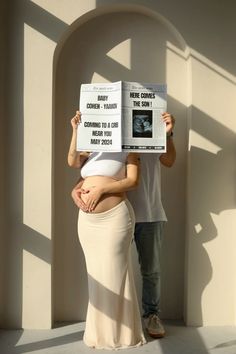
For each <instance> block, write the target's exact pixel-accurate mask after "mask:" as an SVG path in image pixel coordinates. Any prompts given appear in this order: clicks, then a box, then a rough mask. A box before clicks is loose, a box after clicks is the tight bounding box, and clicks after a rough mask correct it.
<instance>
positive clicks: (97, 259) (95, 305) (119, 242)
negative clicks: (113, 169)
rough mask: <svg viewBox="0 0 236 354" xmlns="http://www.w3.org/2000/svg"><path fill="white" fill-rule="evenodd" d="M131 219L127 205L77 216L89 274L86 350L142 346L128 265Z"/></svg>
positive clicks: (132, 223)
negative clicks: (88, 348)
mask: <svg viewBox="0 0 236 354" xmlns="http://www.w3.org/2000/svg"><path fill="white" fill-rule="evenodd" d="M133 228H134V213H133V209H132V207H131V205H130V203H129V202H128V201H127V200H124V201H122V202H121V203H119V204H118V205H117V206H115V207H114V208H112V209H110V210H108V211H105V212H102V213H85V212H83V211H82V210H80V212H79V218H78V235H79V239H80V243H81V246H82V248H83V251H84V255H85V260H86V267H87V272H88V289H89V303H88V310H87V318H86V327H85V333H84V342H85V344H86V345H87V346H89V347H93V348H98V349H121V348H127V347H134V346H139V345H141V344H144V343H145V338H144V335H143V331H142V325H141V317H140V312H139V306H138V301H137V296H136V290H135V284H134V278H133V274H132V264H131V252H130V251H131V249H130V248H131V242H132V237H133Z"/></svg>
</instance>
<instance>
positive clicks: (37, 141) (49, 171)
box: [0, 0, 236, 328]
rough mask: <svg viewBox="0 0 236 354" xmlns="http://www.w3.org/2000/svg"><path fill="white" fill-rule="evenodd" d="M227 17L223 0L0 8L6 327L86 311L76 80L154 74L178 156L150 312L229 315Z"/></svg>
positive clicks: (234, 126) (231, 227) (231, 23)
mask: <svg viewBox="0 0 236 354" xmlns="http://www.w3.org/2000/svg"><path fill="white" fill-rule="evenodd" d="M68 3H69V6H68ZM121 11H122V12H123V15H122V16H121V14H120V12H121ZM234 13H235V5H234V3H233V2H232V3H231V4H229V5H228V6H225V5H224V4H223V3H222V2H221V1H215V0H214V1H213V0H207V1H203V0H199V1H198V2H194V1H187V0H181V1H178V2H176V3H173V2H172V1H166V0H158V1H155V2H154V1H144V0H130V1H129V2H127V1H122V0H121V1H117V0H109V1H108V0H97V1H95V0H88V1H86V2H84V1H73V0H70V1H68V0H67V1H65V0H61V1H60V2H58V1H57V0H51V1H50V2H49V1H46V0H37V1H36V0H35V1H30V2H29V1H27V2H25V1H24V2H22V1H19V0H16V1H15V2H14V4H12V9H11V18H10V28H11V31H10V32H9V33H8V42H9V43H10V60H9V61H8V63H9V65H8V69H9V73H10V74H9V77H8V83H9V90H8V100H7V104H8V112H9V113H8V115H7V117H6V120H7V122H10V123H9V125H10V127H9V128H10V129H9V130H6V127H5V128H4V129H5V132H8V133H9V134H4V137H5V139H6V141H5V143H6V144H5V145H4V146H7V149H8V150H7V152H8V154H9V156H10V158H9V159H7V161H6V163H5V167H6V168H5V172H4V173H5V175H6V177H7V178H6V180H5V182H4V181H3V180H2V178H3V176H4V174H1V175H0V178H1V187H0V188H1V190H3V187H5V188H4V189H5V190H8V195H7V199H8V203H9V210H8V209H7V210H8V212H7V218H8V220H9V230H8V234H7V237H6V238H5V242H6V248H5V249H6V252H5V255H6V261H5V264H4V266H5V268H6V269H7V274H8V276H7V280H6V281H5V289H4V290H5V292H4V294H3V295H4V296H5V297H6V298H7V302H6V303H5V304H4V305H5V306H4V307H5V317H6V321H5V326H6V327H7V326H8V327H24V328H48V327H50V326H51V325H52V322H53V321H54V320H74V319H75V320H77V319H82V318H83V317H84V315H85V310H86V296H87V293H86V290H85V286H86V278H85V269H84V263H83V256H82V253H81V250H80V246H79V244H78V241H77V237H76V229H75V228H76V210H75V209H74V208H73V205H72V204H71V202H70V197H69V192H70V189H71V187H72V185H73V184H74V181H75V180H76V173H74V172H72V171H70V169H69V168H67V167H66V154H67V149H68V144H69V140H70V128H69V118H70V117H71V115H72V114H73V112H74V110H75V109H76V108H77V104H78V90H79V85H80V83H81V82H83V81H86V82H89V81H94V82H95V81H103V80H104V81H115V80H119V79H124V80H130V81H131V80H137V81H157V82H159V81H165V80H166V81H167V83H168V92H169V96H168V109H169V110H170V111H171V112H173V113H174V114H175V115H176V118H177V124H176V129H175V141H176V146H177V150H178V159H177V162H176V165H175V166H174V167H173V168H172V169H171V170H168V171H166V170H163V189H164V191H165V197H164V204H165V206H166V210H167V214H168V217H169V223H168V227H167V229H166V236H165V240H164V245H163V290H162V291H163V297H162V299H163V300H162V306H163V317H166V318H181V317H182V315H183V312H185V320H186V323H187V324H196V325H201V324H215V325H217V324H222V325H223V324H235V307H236V306H235V302H236V297H235V269H236V268H235V259H236V257H235V249H236V248H235V239H234V237H233V235H234V234H235V221H234V220H235V143H234V141H235V130H236V121H235V119H234V117H235V103H234V102H235V59H236V48H235V47H234V46H233V45H232V43H234V38H235V32H236V28H235V27H236V24H235V19H234ZM109 14H110V15H109ZM131 18H132V22H131V21H130V19H131ZM121 23H122V25H121ZM111 28H112V30H113V31H111V30H110V29H111ZM148 38H149V40H147V39H148ZM185 43H186V48H185ZM55 50H56V51H55ZM95 56H96V57H95ZM95 59H96V60H95ZM147 62H148V65H146V63H147ZM1 124H2V123H1ZM187 124H188V126H187ZM188 131H189V135H188ZM187 138H188V148H187ZM3 141H4V140H1V142H0V144H1V146H3V143H2V142H3ZM187 150H188V169H187V168H186V154H187ZM186 181H187V185H186ZM4 183H5V184H4ZM186 187H187V188H186ZM186 191H187V195H186ZM186 208H187V213H185V210H186ZM3 216H4V214H3V212H2V211H1V218H2V219H1V220H3V219H4V217H3ZM134 254H135V252H134ZM1 259H3V258H1ZM135 261H136V260H135V259H134V262H135ZM184 262H185V267H184ZM63 265H64V267H63ZM2 269H3V268H2ZM136 277H137V281H138V282H139V278H138V272H137V273H136ZM222 277H223V278H224V282H223V285H222ZM224 289H225V291H224ZM59 292H60V294H59ZM183 293H185V296H184V295H183ZM16 294H17V296H16ZM221 304H224V306H221ZM183 307H184V308H185V311H183ZM52 313H53V314H52Z"/></svg>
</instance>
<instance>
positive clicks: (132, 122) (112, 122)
mask: <svg viewBox="0 0 236 354" xmlns="http://www.w3.org/2000/svg"><path fill="white" fill-rule="evenodd" d="M166 96H167V86H166V85H165V84H142V83H136V82H127V81H118V82H114V83H97V84H82V85H81V89H80V106H79V107H80V111H81V114H82V115H81V123H80V124H79V126H78V130H77V132H78V133H77V134H78V135H77V151H106V152H117V151H130V152H132V151H134V152H135V151H136V152H160V153H163V152H166V126H165V123H164V122H163V120H162V115H161V114H162V113H163V112H165V111H166Z"/></svg>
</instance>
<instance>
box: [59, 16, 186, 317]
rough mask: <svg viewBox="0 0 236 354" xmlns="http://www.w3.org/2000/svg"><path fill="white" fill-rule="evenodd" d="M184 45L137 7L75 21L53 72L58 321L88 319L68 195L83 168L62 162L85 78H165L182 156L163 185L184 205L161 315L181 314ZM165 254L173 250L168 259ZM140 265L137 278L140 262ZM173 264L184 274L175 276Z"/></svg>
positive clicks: (175, 225)
mask: <svg viewBox="0 0 236 354" xmlns="http://www.w3.org/2000/svg"><path fill="white" fill-rule="evenodd" d="M111 28H112V34H111V31H110V29H111ZM85 38H86V41H85ZM147 38H148V41H147ZM181 46H182V43H179V42H178V40H177V39H176V36H175V33H172V32H171V31H169V29H167V28H166V26H165V25H164V24H163V23H162V22H160V20H159V19H155V18H152V17H150V16H146V15H142V14H138V13H136V12H129V13H123V12H118V13H113V14H106V15H104V16H99V17H96V18H94V19H92V20H90V21H88V22H87V23H86V24H84V25H82V26H78V28H77V29H75V30H74V32H73V33H72V34H71V36H70V37H69V38H68V39H67V41H66V43H65V45H64V46H63V48H62V49H61V51H60V54H58V56H59V58H58V63H57V65H56V71H55V76H56V82H55V86H56V91H55V134H56V135H55V174H54V180H55V191H54V193H55V230H54V233H55V234H54V241H55V269H54V274H55V288H54V294H55V298H54V300H55V301H54V303H55V318H56V319H57V320H62V319H65V318H66V319H68V320H69V319H71V318H73V319H81V318H85V310H86V306H85V304H86V302H87V289H86V287H87V283H86V272H85V266H84V257H83V255H82V252H81V249H80V245H79V243H78V240H77V231H76V219H77V214H76V213H77V211H76V209H75V207H74V205H73V203H72V202H71V198H70V191H71V188H72V186H73V185H74V184H75V181H76V180H77V179H78V171H76V172H74V171H70V170H69V169H68V168H67V167H66V166H65V164H66V158H67V152H68V146H69V143H70V135H71V126H70V117H71V116H72V115H73V114H74V111H75V110H76V109H77V107H78V101H79V87H80V84H81V83H83V82H109V81H117V80H127V81H135V80H136V81H140V82H167V84H168V88H169V97H168V109H169V110H171V111H173V112H175V114H176V116H177V120H178V127H177V130H176V131H177V139H176V144H177V148H178V151H179V159H178V163H177V164H176V166H175V168H174V169H173V170H172V171H171V170H169V171H168V172H166V173H165V178H164V183H163V185H164V186H163V189H164V195H165V198H164V200H165V201H166V204H168V200H170V199H172V198H173V199H174V200H178V201H179V202H181V204H182V205H183V208H182V209H179V210H178V212H176V211H175V215H174V218H173V221H172V222H170V227H169V229H167V230H166V231H167V232H166V240H165V248H164V256H163V269H164V270H165V271H164V281H163V316H164V317H168V318H181V317H182V315H183V278H184V277H183V273H184V232H185V230H184V227H185V226H184V223H183V222H182V220H184V217H185V206H184V205H185V183H183V184H182V186H181V187H180V188H178V189H176V188H175V187H174V183H173V181H174V179H175V180H176V179H178V180H182V181H184V180H185V179H186V168H185V163H186V154H187V153H186V151H187V144H186V123H187V117H186V111H187V110H186V97H187V90H186V82H187V65H186V59H185V58H184V57H183V56H184V54H183V48H181ZM179 55H182V57H180V56H179ZM176 82H178V85H176ZM180 87H181V88H182V89H180ZM169 185H172V187H169ZM167 209H168V214H170V216H171V218H172V216H173V213H172V212H171V209H172V206H171V205H169V206H167ZM168 231H169V232H168ZM168 234H169V235H168ZM173 236H174V239H173ZM167 255H168V256H169V255H171V262H169V261H168V257H167ZM135 268H136V274H137V275H136V276H137V281H138V282H139V279H138V274H139V267H138V265H137V264H136V263H135ZM173 270H175V271H176V272H178V274H179V276H178V277H176V278H175V279H174V280H173Z"/></svg>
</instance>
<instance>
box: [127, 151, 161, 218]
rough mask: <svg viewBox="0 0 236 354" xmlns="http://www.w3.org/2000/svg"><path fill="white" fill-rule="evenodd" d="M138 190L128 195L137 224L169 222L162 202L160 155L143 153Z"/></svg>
mask: <svg viewBox="0 0 236 354" xmlns="http://www.w3.org/2000/svg"><path fill="white" fill-rule="evenodd" d="M140 157H141V172H140V181H139V185H138V188H137V189H134V190H132V191H129V192H128V193H127V196H128V199H129V201H130V203H131V204H132V206H133V209H134V212H135V218H136V222H154V221H167V218H166V214H165V211H164V208H163V205H162V201H161V170H160V160H159V158H160V154H157V153H143V154H140Z"/></svg>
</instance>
